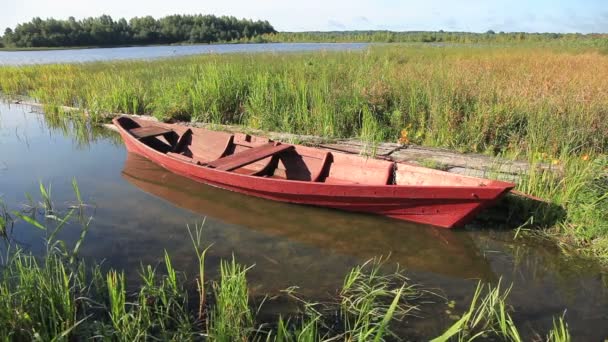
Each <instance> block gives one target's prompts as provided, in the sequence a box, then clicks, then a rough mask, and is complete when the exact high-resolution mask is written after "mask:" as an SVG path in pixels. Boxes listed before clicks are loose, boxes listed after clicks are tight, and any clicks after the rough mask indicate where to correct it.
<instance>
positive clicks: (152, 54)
mask: <svg viewBox="0 0 608 342" xmlns="http://www.w3.org/2000/svg"><path fill="white" fill-rule="evenodd" d="M368 45H369V44H367V43H267V44H214V45H162V46H136V47H119V48H94V49H67V50H38V51H0V65H28V64H51V63H83V62H96V61H97V62H98V61H113V60H126V59H155V58H167V57H179V56H188V55H198V54H210V53H255V52H277V53H278V52H302V51H322V50H328V51H345V50H361V49H363V48H365V47H367V46H368Z"/></svg>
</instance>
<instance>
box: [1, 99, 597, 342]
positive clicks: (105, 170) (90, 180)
mask: <svg viewBox="0 0 608 342" xmlns="http://www.w3.org/2000/svg"><path fill="white" fill-rule="evenodd" d="M0 151H1V152H0V196H2V199H3V201H4V202H5V203H6V205H7V206H8V208H9V209H12V210H14V209H19V208H21V206H22V205H23V204H24V203H27V198H26V195H25V193H29V194H31V195H32V196H33V197H34V198H37V197H38V196H37V194H38V193H39V190H38V182H39V181H41V182H43V183H44V184H51V193H52V198H53V201H54V205H55V207H58V208H62V207H63V208H66V207H67V206H68V205H69V204H70V203H74V198H75V196H74V194H73V191H72V187H71V182H72V178H75V179H77V181H78V183H79V185H80V191H81V193H82V194H83V200H84V202H85V203H87V204H89V205H90V207H89V209H88V211H89V213H90V214H91V215H93V221H92V225H91V227H90V230H89V232H88V235H87V237H86V240H85V242H84V244H83V247H82V248H83V249H82V255H83V256H84V257H85V258H88V259H95V260H105V261H104V265H105V266H106V267H114V268H119V269H124V270H125V271H126V272H127V277H128V279H129V280H130V281H131V282H135V281H136V280H137V272H138V270H139V269H140V264H141V263H144V264H153V265H157V264H159V263H160V262H161V261H162V258H163V250H167V251H168V253H169V254H170V255H171V256H172V258H173V261H174V265H175V267H176V268H177V269H179V270H182V271H184V272H186V274H194V272H195V271H196V267H197V264H196V259H195V254H194V253H193V249H192V245H191V242H190V238H189V236H188V232H187V229H186V226H187V225H190V226H191V227H193V226H194V225H195V224H201V223H202V222H203V221H205V223H204V228H203V236H204V244H205V245H212V247H211V248H210V250H209V252H208V258H207V269H208V273H209V275H210V277H213V275H214V274H216V272H217V266H218V264H219V261H220V260H221V259H230V258H231V257H232V255H234V256H235V257H236V259H237V261H239V262H240V263H242V264H245V265H255V266H254V267H253V268H252V269H251V271H250V272H249V273H248V280H249V282H250V286H251V294H252V296H254V297H256V298H260V297H261V296H263V295H265V294H270V295H277V294H280V291H281V290H282V289H285V288H287V287H289V286H298V287H299V290H298V291H299V293H300V294H301V295H302V296H303V297H305V298H308V299H312V300H314V299H323V298H328V297H330V296H331V295H332V294H334V293H336V290H337V289H339V288H340V286H341V284H342V279H343V277H344V276H345V274H346V272H348V270H349V269H350V268H351V267H353V266H354V265H357V264H360V263H362V262H365V261H366V260H368V259H369V258H372V257H375V256H379V255H384V256H386V255H388V254H390V263H391V264H394V263H399V264H400V265H401V266H402V267H404V268H405V269H406V270H407V275H408V277H409V278H410V279H411V280H412V281H413V282H415V283H420V284H423V285H424V286H425V287H427V288H433V289H436V290H435V291H436V292H440V293H442V294H444V295H445V296H447V298H449V299H453V300H455V301H456V302H457V303H458V306H457V310H456V311H461V310H463V309H464V307H465V306H466V305H467V304H468V303H469V301H470V298H471V295H472V293H473V289H474V287H475V285H476V283H477V280H478V279H482V280H486V281H491V282H497V280H498V279H499V278H502V282H503V284H507V285H508V284H511V283H513V290H512V292H511V295H510V297H509V298H510V299H509V303H510V304H511V305H513V308H514V319H515V321H516V323H517V324H518V325H519V326H520V327H522V330H523V332H524V334H525V336H526V337H525V338H524V339H525V340H530V339H531V337H532V336H533V334H534V332H539V333H541V334H544V333H545V332H546V331H548V329H549V328H550V327H551V324H552V317H554V316H558V315H561V314H563V313H564V312H566V320H567V322H568V324H569V327H570V330H571V333H572V335H573V337H574V340H575V341H576V340H581V341H601V340H603V338H605V337H606V336H608V325H607V324H606V322H607V321H608V291H607V287H606V284H605V283H604V281H603V280H604V279H605V278H604V277H603V275H602V274H601V273H600V269H599V268H598V267H597V266H596V265H594V264H593V263H590V262H587V261H584V260H577V259H572V258H567V257H564V256H563V255H562V254H561V253H559V251H557V250H555V248H553V247H551V246H548V245H545V244H543V243H542V242H539V241H536V240H530V239H523V240H522V239H518V240H514V239H513V234H512V233H511V232H500V231H492V230H491V229H488V230H482V231H467V230H463V229H459V230H453V231H450V230H444V229H434V228H430V227H425V226H419V225H415V224H409V223H406V222H401V221H396V220H391V219H385V218H381V217H374V216H367V215H358V214H350V213H343V212H339V211H334V210H324V209H318V208H311V207H304V206H296V205H289V204H282V203H276V202H271V201H267V200H262V199H257V198H251V197H247V196H244V195H240V194H236V193H232V192H228V191H224V190H220V189H216V188H212V187H208V186H205V185H202V184H199V183H196V182H193V181H190V180H188V179H185V178H183V177H180V176H177V175H174V174H172V173H170V172H168V171H166V170H164V169H162V168H160V167H159V166H157V165H155V164H153V163H151V162H149V161H148V160H146V159H143V158H141V157H138V156H136V155H130V154H128V153H127V152H126V150H125V148H124V146H123V144H122V142H121V141H120V138H119V137H118V135H117V134H116V133H114V132H112V131H109V130H106V129H104V128H101V127H94V128H91V127H90V126H88V125H78V124H74V123H71V122H69V121H66V120H63V119H57V118H52V117H45V116H43V115H41V114H38V113H33V112H31V109H30V108H29V107H25V106H21V105H11V106H9V105H6V104H0ZM79 234H80V228H79V227H78V226H77V225H71V226H69V227H67V228H66V229H65V230H64V231H63V235H62V236H60V238H62V239H65V240H66V241H67V242H68V243H73V242H74V241H75V240H76V239H77V238H78V235H79ZM13 235H14V237H15V239H16V240H17V241H18V242H19V243H20V244H22V245H23V246H25V247H27V248H29V249H30V250H33V251H35V252H36V251H40V250H42V249H43V243H42V236H41V232H40V231H39V230H37V229H33V228H31V227H29V226H27V225H26V224H25V223H23V222H17V223H16V225H15V226H14V228H13ZM190 279H191V278H190ZM273 305H275V304H272V303H269V304H268V305H267V306H266V307H267V308H268V310H284V309H277V308H276V307H274V309H273ZM276 305H278V304H276ZM430 307H431V308H435V309H429V310H430V311H423V312H422V313H421V316H422V317H421V318H418V319H408V321H406V322H404V326H405V328H403V331H408V334H409V336H410V337H411V339H413V340H421V339H428V338H429V337H433V336H436V335H437V334H438V333H440V332H441V330H442V329H444V328H445V327H446V326H447V325H448V324H450V323H451V322H453V321H451V320H450V319H449V318H448V316H447V314H445V313H444V310H445V308H446V307H445V302H442V301H441V300H437V304H436V305H435V306H433V305H431V306H430Z"/></svg>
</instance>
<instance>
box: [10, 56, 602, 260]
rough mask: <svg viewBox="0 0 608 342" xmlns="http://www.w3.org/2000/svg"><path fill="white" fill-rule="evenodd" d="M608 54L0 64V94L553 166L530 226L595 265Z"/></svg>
mask: <svg viewBox="0 0 608 342" xmlns="http://www.w3.org/2000/svg"><path fill="white" fill-rule="evenodd" d="M605 74H608V56H607V55H605V54H603V53H601V52H600V51H599V50H593V49H585V50H577V49H574V48H568V49H561V50H557V49H555V48H548V47H545V48H538V47H530V46H528V47H499V46H494V47H488V46H475V47H469V48H465V47H455V46H449V47H441V48H437V47H431V46H422V45H420V46H418V45H416V46H399V45H396V46H391V47H374V48H372V49H370V50H366V51H361V52H317V53H294V54H255V55H241V54H235V55H210V56H196V57H187V58H179V59H168V60H158V61H152V62H144V61H130V62H116V63H91V64H81V65H46V66H27V67H2V68H0V90H1V91H2V92H3V93H5V94H8V95H28V96H31V97H34V98H35V99H37V100H38V101H40V102H43V103H47V104H49V105H51V106H52V105H68V106H76V107H83V108H87V109H89V111H90V112H91V113H92V115H93V117H94V118H97V119H100V120H101V116H102V115H103V114H105V113H116V112H126V113H137V114H150V115H154V116H156V117H158V118H160V119H163V120H192V121H205V122H214V123H225V124H241V125H244V126H247V127H251V128H259V129H264V130H273V131H284V132H290V133H303V134H313V135H320V136H325V137H351V136H357V137H360V138H362V139H364V140H367V141H371V142H376V141H397V140H398V139H399V138H401V140H402V141H404V142H412V143H417V144H422V145H431V146H443V147H448V148H452V149H457V150H461V151H470V152H482V153H487V154H492V155H503V156H507V157H518V158H526V159H528V160H530V161H531V162H532V163H535V162H538V161H543V162H548V163H554V164H560V165H562V166H563V169H564V172H563V174H549V173H543V172H540V171H535V170H531V172H530V174H529V175H528V176H526V177H525V178H524V179H523V181H522V182H521V183H520V184H519V189H520V190H523V191H525V192H527V193H530V194H532V195H535V196H538V197H541V198H544V199H546V200H548V201H549V202H550V203H551V204H552V206H540V207H536V206H524V207H517V208H515V209H514V210H519V211H524V212H526V213H528V215H529V216H530V217H532V218H531V220H530V222H531V226H533V227H534V228H546V231H547V232H548V233H550V234H552V235H553V236H555V237H557V238H558V239H559V241H561V242H563V244H564V246H567V247H568V248H576V249H579V250H580V251H581V252H583V253H585V254H589V255H594V256H597V257H600V258H602V259H603V260H605V261H608V217H607V216H608V195H606V193H607V192H608V169H607V168H608V157H607V156H606V153H607V151H608V139H606V137H607V136H608V121H607V120H605V118H606V110H607V108H608V93H606V91H605V89H608V79H607V78H606V77H604V75H605Z"/></svg>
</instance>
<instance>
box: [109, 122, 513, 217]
mask: <svg viewBox="0 0 608 342" xmlns="http://www.w3.org/2000/svg"><path fill="white" fill-rule="evenodd" d="M113 123H114V124H115V125H116V127H117V128H118V130H119V132H120V134H121V136H122V139H123V141H124V142H125V145H126V147H127V150H128V151H130V152H133V153H137V154H140V155H142V156H144V157H146V158H148V159H150V160H151V161H153V162H155V163H157V164H159V165H161V166H162V167H164V168H166V169H168V170H169V171H171V172H174V173H177V174H180V175H182V176H185V177H188V178H191V179H193V180H196V181H199V182H203V183H206V184H209V185H213V186H217V187H220V188H223V189H227V190H232V191H236V192H240V193H244V194H247V195H252V196H257V197H262V198H266V199H270V200H275V201H282V202H289V203H298V204H307V205H314V206H322V207H328V208H335V209H341V210H348V211H357V212H365V213H372V214H378V215H384V216H389V217H392V218H396V219H401V220H407V221H413V222H418V223H423V224H430V225H434V226H439V227H445V228H452V227H456V226H459V225H462V224H464V223H466V222H468V221H469V220H471V219H472V218H473V217H474V216H475V214H476V213H477V212H479V210H481V209H483V208H484V207H486V206H488V205H491V204H493V203H494V202H495V201H496V200H498V199H499V198H500V197H501V196H502V195H504V194H505V193H507V192H509V191H510V190H511V189H512V188H513V187H514V184H512V183H507V182H501V181H496V180H489V179H481V178H474V177H466V176H461V175H455V174H451V173H448V172H443V171H438V170H433V169H428V168H424V167H419V166H414V165H409V164H403V163H394V162H391V161H386V160H378V159H373V158H366V157H363V156H357V155H350V154H344V153H338V152H333V151H328V150H324V149H318V148H312V147H306V146H301V145H291V144H281V143H278V142H273V141H271V140H269V139H267V138H261V137H255V136H250V135H247V134H242V133H235V134H232V133H227V132H217V131H210V130H206V129H200V128H188V127H185V126H181V125H173V124H164V123H158V122H153V121H149V120H143V119H137V118H131V117H127V116H121V117H118V118H115V119H114V120H113Z"/></svg>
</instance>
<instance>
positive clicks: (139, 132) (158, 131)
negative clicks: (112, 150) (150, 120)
mask: <svg viewBox="0 0 608 342" xmlns="http://www.w3.org/2000/svg"><path fill="white" fill-rule="evenodd" d="M129 133H131V134H132V135H133V136H134V137H135V138H137V139H139V140H143V139H146V138H153V137H158V136H162V137H163V138H165V140H166V141H167V142H168V143H169V145H170V146H174V145H175V144H176V143H177V133H175V132H174V131H173V130H171V129H167V128H164V127H161V126H146V127H138V128H132V129H130V130H129Z"/></svg>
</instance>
